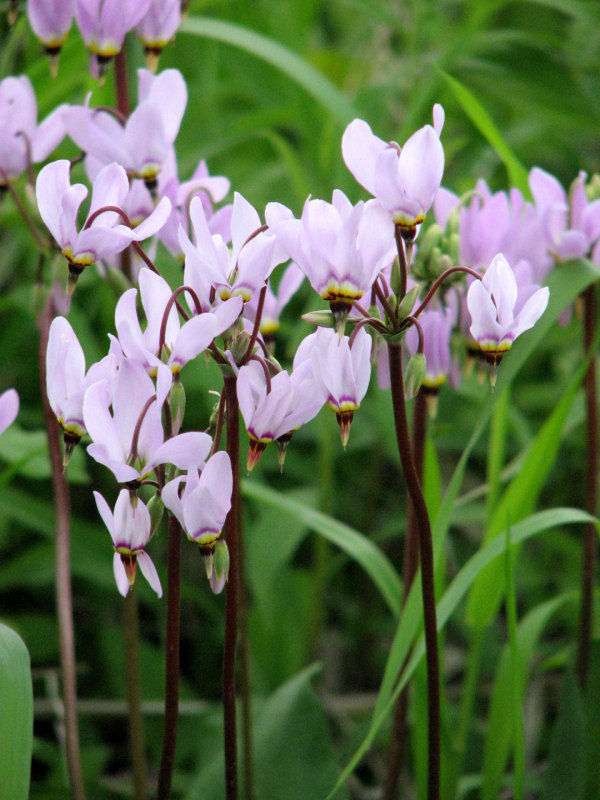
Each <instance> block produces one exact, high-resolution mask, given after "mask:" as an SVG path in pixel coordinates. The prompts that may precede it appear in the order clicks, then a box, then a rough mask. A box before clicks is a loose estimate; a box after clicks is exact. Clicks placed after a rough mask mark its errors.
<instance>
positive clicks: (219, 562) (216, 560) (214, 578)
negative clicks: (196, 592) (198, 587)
mask: <svg viewBox="0 0 600 800" xmlns="http://www.w3.org/2000/svg"><path fill="white" fill-rule="evenodd" d="M228 577H229V549H228V547H227V542H226V541H225V540H224V539H219V540H218V541H217V543H216V544H215V552H214V555H213V564H212V573H211V575H210V576H209V581H210V588H211V589H212V591H213V592H214V594H220V593H221V592H222V591H223V587H224V586H225V583H226V582H227V578H228Z"/></svg>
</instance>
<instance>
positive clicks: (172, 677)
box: [157, 514, 181, 800]
mask: <svg viewBox="0 0 600 800" xmlns="http://www.w3.org/2000/svg"><path fill="white" fill-rule="evenodd" d="M168 535H169V538H168V545H167V647H166V656H165V726H164V734H163V746H162V754H161V759H160V771H159V773H158V794H157V796H158V800H170V797H171V780H172V777H173V765H174V763H175V745H176V742H177V722H178V717H179V622H180V613H179V612H180V584H181V526H180V524H179V522H178V520H177V518H176V517H175V515H174V514H169V534H168Z"/></svg>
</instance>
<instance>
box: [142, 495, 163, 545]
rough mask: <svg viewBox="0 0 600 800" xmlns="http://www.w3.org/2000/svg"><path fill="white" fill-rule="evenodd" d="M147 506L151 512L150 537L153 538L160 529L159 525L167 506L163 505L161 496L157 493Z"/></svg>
mask: <svg viewBox="0 0 600 800" xmlns="http://www.w3.org/2000/svg"><path fill="white" fill-rule="evenodd" d="M146 508H147V509H148V511H149V512H150V537H149V539H151V538H152V537H153V536H154V534H155V533H156V531H157V530H158V526H159V525H160V523H161V520H162V518H163V514H164V511H165V507H164V505H163V501H162V499H161V496H160V495H159V494H155V495H154V496H153V497H151V498H150V500H149V501H148V502H147V503H146Z"/></svg>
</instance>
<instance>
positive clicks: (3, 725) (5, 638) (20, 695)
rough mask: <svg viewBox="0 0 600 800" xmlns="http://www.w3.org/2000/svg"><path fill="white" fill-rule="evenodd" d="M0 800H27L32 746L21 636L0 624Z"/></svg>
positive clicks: (29, 693)
mask: <svg viewBox="0 0 600 800" xmlns="http://www.w3.org/2000/svg"><path fill="white" fill-rule="evenodd" d="M0 698H2V701H1V710H0V797H6V798H9V797H10V800H27V797H28V796H29V778H30V769H31V749H32V746H33V689H32V686H31V669H30V664H29V653H28V652H27V648H26V647H25V643H24V642H23V640H22V639H21V637H20V636H19V635H18V634H16V633H15V632H14V631H13V630H11V629H10V628H7V627H6V625H2V624H1V623H0Z"/></svg>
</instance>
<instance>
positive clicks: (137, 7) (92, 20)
mask: <svg viewBox="0 0 600 800" xmlns="http://www.w3.org/2000/svg"><path fill="white" fill-rule="evenodd" d="M149 5H150V0H101V2H100V1H99V0H77V3H76V7H75V17H76V20H77V27H78V28H79V32H80V33H81V36H82V38H83V41H84V42H85V44H86V47H87V48H88V50H89V51H90V52H91V53H92V54H93V55H94V56H95V57H96V58H97V59H98V64H99V66H100V67H101V68H102V67H103V66H104V67H105V66H106V64H107V62H108V61H110V59H111V58H112V57H113V56H116V55H117V53H119V52H120V51H121V47H122V46H123V41H124V40H125V34H126V33H127V32H128V31H130V30H131V29H132V28H135V26H136V25H137V24H138V22H139V21H140V20H141V19H142V17H143V16H144V14H145V13H146V12H147V10H148V7H149Z"/></svg>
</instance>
